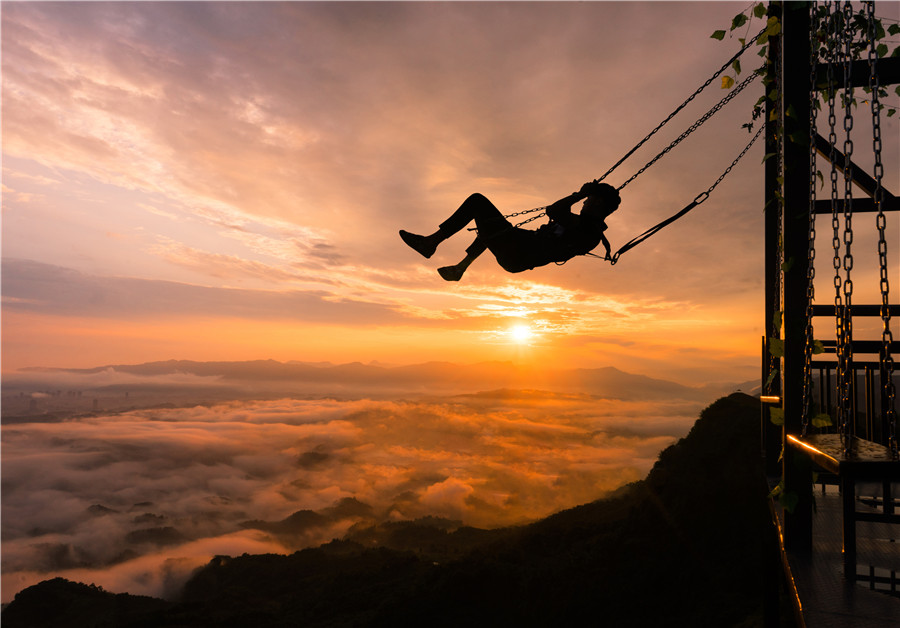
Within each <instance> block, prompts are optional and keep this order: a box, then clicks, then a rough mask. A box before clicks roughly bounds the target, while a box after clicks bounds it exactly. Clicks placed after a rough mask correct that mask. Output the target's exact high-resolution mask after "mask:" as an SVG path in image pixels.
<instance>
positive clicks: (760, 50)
mask: <svg viewBox="0 0 900 628" xmlns="http://www.w3.org/2000/svg"><path fill="white" fill-rule="evenodd" d="M756 54H757V55H759V56H760V57H765V56H766V46H765V45H763V46H762V47H761V48H760V49H759V52H757V53H756Z"/></svg>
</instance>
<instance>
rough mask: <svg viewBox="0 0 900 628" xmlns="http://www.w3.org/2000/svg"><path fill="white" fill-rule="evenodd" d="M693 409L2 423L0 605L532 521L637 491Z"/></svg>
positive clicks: (361, 408) (458, 403) (553, 403)
mask: <svg viewBox="0 0 900 628" xmlns="http://www.w3.org/2000/svg"><path fill="white" fill-rule="evenodd" d="M68 379H69V381H67V382H66V383H65V384H64V385H67V386H73V385H74V386H85V385H87V384H88V383H89V382H92V385H95V386H96V385H103V384H104V383H106V384H112V383H115V382H119V383H120V384H123V383H125V382H126V381H128V380H129V379H130V380H131V381H132V384H134V385H137V384H138V382H139V381H140V380H139V378H134V377H133V376H131V377H130V378H129V377H126V376H122V375H114V374H113V373H97V374H94V375H80V376H75V375H74V374H71V375H69V376H68ZM179 380H180V381H181V382H182V383H185V384H189V385H199V384H200V383H201V382H200V380H199V379H197V378H191V377H188V376H186V375H184V374H181V375H172V376H168V377H166V378H163V379H160V378H156V380H155V381H157V383H159V384H161V383H162V382H163V381H166V382H167V383H168V385H169V386H175V385H176V384H177V383H178V381H179ZM60 381H64V380H60ZM145 381H151V380H145ZM209 384H211V383H208V385H209ZM173 390H174V388H173ZM700 407H702V404H700V403H697V402H695V401H685V400H675V399H670V400H667V401H665V402H649V401H629V400H618V401H614V400H602V401H600V400H598V399H596V398H592V397H591V396H590V395H583V394H582V395H579V394H560V393H549V392H543V393H542V392H538V391H531V392H523V393H521V394H509V393H503V392H502V391H501V392H500V393H497V394H490V393H480V394H475V395H461V396H454V397H443V398H434V397H432V398H431V399H429V400H427V401H426V400H423V401H388V400H382V401H377V400H369V399H359V400H355V401H351V400H344V401H342V400H338V399H333V398H332V399H307V400H299V399H276V400H270V401H257V402H238V401H234V402H227V403H221V404H218V405H212V406H211V405H204V406H193V407H185V408H175V409H145V410H133V411H128V412H122V413H118V414H113V415H102V414H101V415H99V416H93V417H83V418H81V419H79V420H73V421H66V422H56V423H40V422H36V423H27V422H26V423H16V424H9V425H4V429H3V432H2V436H3V452H4V455H3V459H2V465H3V511H4V517H3V595H4V597H3V600H4V602H6V601H8V600H9V599H11V597H12V596H13V595H14V594H15V593H16V592H17V591H19V590H20V589H21V588H23V587H25V586H28V585H30V584H34V583H36V582H38V581H40V580H43V579H46V578H47V577H48V576H50V575H51V574H52V575H54V576H55V575H60V576H63V577H66V578H70V579H75V580H79V581H85V582H94V583H96V584H98V585H100V586H103V587H105V588H107V589H109V590H112V591H116V592H122V591H128V592H131V593H137V594H148V595H166V594H173V593H174V592H175V591H177V587H178V586H180V584H181V583H183V582H184V581H185V579H186V578H187V577H188V576H189V575H190V573H191V571H192V570H193V569H194V568H195V567H197V566H200V565H201V564H204V563H205V562H207V561H208V560H209V558H210V557H211V556H213V555H216V554H225V555H238V554H241V553H244V552H250V553H266V552H276V553H284V552H290V551H293V550H295V549H298V548H302V547H306V546H309V545H316V544H319V543H322V542H327V541H328V540H330V539H332V538H334V537H340V536H342V535H343V534H345V533H346V531H347V530H348V529H349V527H350V526H351V525H353V524H354V523H360V522H363V523H367V524H371V523H373V522H374V521H385V520H408V519H414V518H418V517H424V516H429V515H430V516H441V517H447V518H451V519H456V520H461V521H463V522H464V523H466V524H468V525H474V526H479V527H495V526H500V525H508V524H515V523H520V522H523V521H527V520H532V519H535V518H539V517H542V516H546V515H547V514H550V513H551V512H555V511H557V510H559V509H562V508H566V507H570V506H575V505H577V504H581V503H584V502H587V501H591V500H593V499H596V498H598V497H599V496H601V495H603V494H604V493H606V492H607V491H610V490H614V489H615V488H617V487H619V486H621V485H622V484H624V483H626V482H630V481H634V480H636V479H639V478H640V477H642V476H643V475H644V474H645V473H646V472H647V470H648V469H649V468H650V466H651V465H652V463H653V461H654V460H655V458H656V455H657V454H658V452H659V451H660V450H661V449H662V448H663V447H665V446H667V445H669V444H671V443H672V442H673V441H674V440H675V439H676V438H679V437H681V436H683V435H684V434H685V433H686V431H687V429H688V428H689V427H690V425H691V424H692V422H693V420H694V419H695V417H696V413H697V412H698V411H699V409H700ZM350 497H352V498H355V499H357V500H359V501H360V502H363V503H365V504H367V505H369V506H371V507H372V514H371V518H372V519H371V520H369V519H366V518H365V517H362V518H361V517H360V516H358V515H354V516H341V517H337V518H333V519H329V520H328V521H327V522H323V523H322V524H321V525H319V526H311V527H309V528H308V529H305V530H297V531H296V532H295V533H293V534H290V535H279V534H274V533H264V532H261V531H259V530H253V529H244V528H243V527H242V525H241V524H242V522H246V521H248V520H263V521H280V520H282V519H284V518H286V517H288V516H289V515H291V514H292V513H294V512H296V511H298V510H304V509H308V510H315V511H323V512H324V511H327V509H328V508H330V507H332V506H333V505H334V504H335V503H337V502H339V501H340V500H342V499H345V498H350Z"/></svg>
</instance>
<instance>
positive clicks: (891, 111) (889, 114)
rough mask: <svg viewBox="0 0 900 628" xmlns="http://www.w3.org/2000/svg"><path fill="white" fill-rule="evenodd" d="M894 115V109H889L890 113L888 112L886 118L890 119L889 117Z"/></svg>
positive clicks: (895, 111)
mask: <svg viewBox="0 0 900 628" xmlns="http://www.w3.org/2000/svg"><path fill="white" fill-rule="evenodd" d="M895 113H897V110H896V109H891V110H890V111H888V116H887V117H888V118H890V117H891V116H892V115H894V114H895Z"/></svg>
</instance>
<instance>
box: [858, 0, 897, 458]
mask: <svg viewBox="0 0 900 628" xmlns="http://www.w3.org/2000/svg"><path fill="white" fill-rule="evenodd" d="M865 7H866V22H867V24H868V36H869V58H868V61H869V90H870V91H871V99H870V102H871V105H872V151H873V153H874V155H875V167H874V174H875V194H874V200H875V206H876V208H877V210H878V215H877V217H876V220H875V225H876V227H877V229H878V266H879V271H880V285H879V287H880V291H881V321H882V332H881V345H882V346H881V362H882V368H881V378H882V382H881V385H882V388H883V390H884V394H883V396H882V399H884V402H883V403H884V404H885V405H886V406H887V407H885V408H882V409H881V417H882V418H881V420H882V421H883V422H885V423H886V424H887V426H888V446H889V448H890V450H891V455H892V456H893V457H894V459H897V458H898V446H897V420H896V416H895V411H894V399H895V398H896V390H895V387H894V382H893V373H894V359H893V357H892V356H891V343H892V342H893V341H894V337H893V334H892V333H891V309H890V300H889V295H890V286H889V284H888V259H887V239H886V238H885V227H886V226H887V219H886V218H885V215H884V188H883V187H882V179H883V178H884V164H883V163H882V161H881V103H880V100H879V99H880V96H879V93H878V92H879V90H880V89H881V86H880V85H879V81H878V73H877V72H876V70H875V60H876V59H877V57H878V54H877V52H876V48H875V8H874V3H873V2H871V1H870V2H866V3H865Z"/></svg>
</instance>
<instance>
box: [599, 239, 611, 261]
mask: <svg viewBox="0 0 900 628" xmlns="http://www.w3.org/2000/svg"><path fill="white" fill-rule="evenodd" d="M600 242H601V243H602V244H603V248H605V249H606V258H605V259H612V249H611V247H610V246H609V240H607V239H606V234H605V233H601V234H600Z"/></svg>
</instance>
